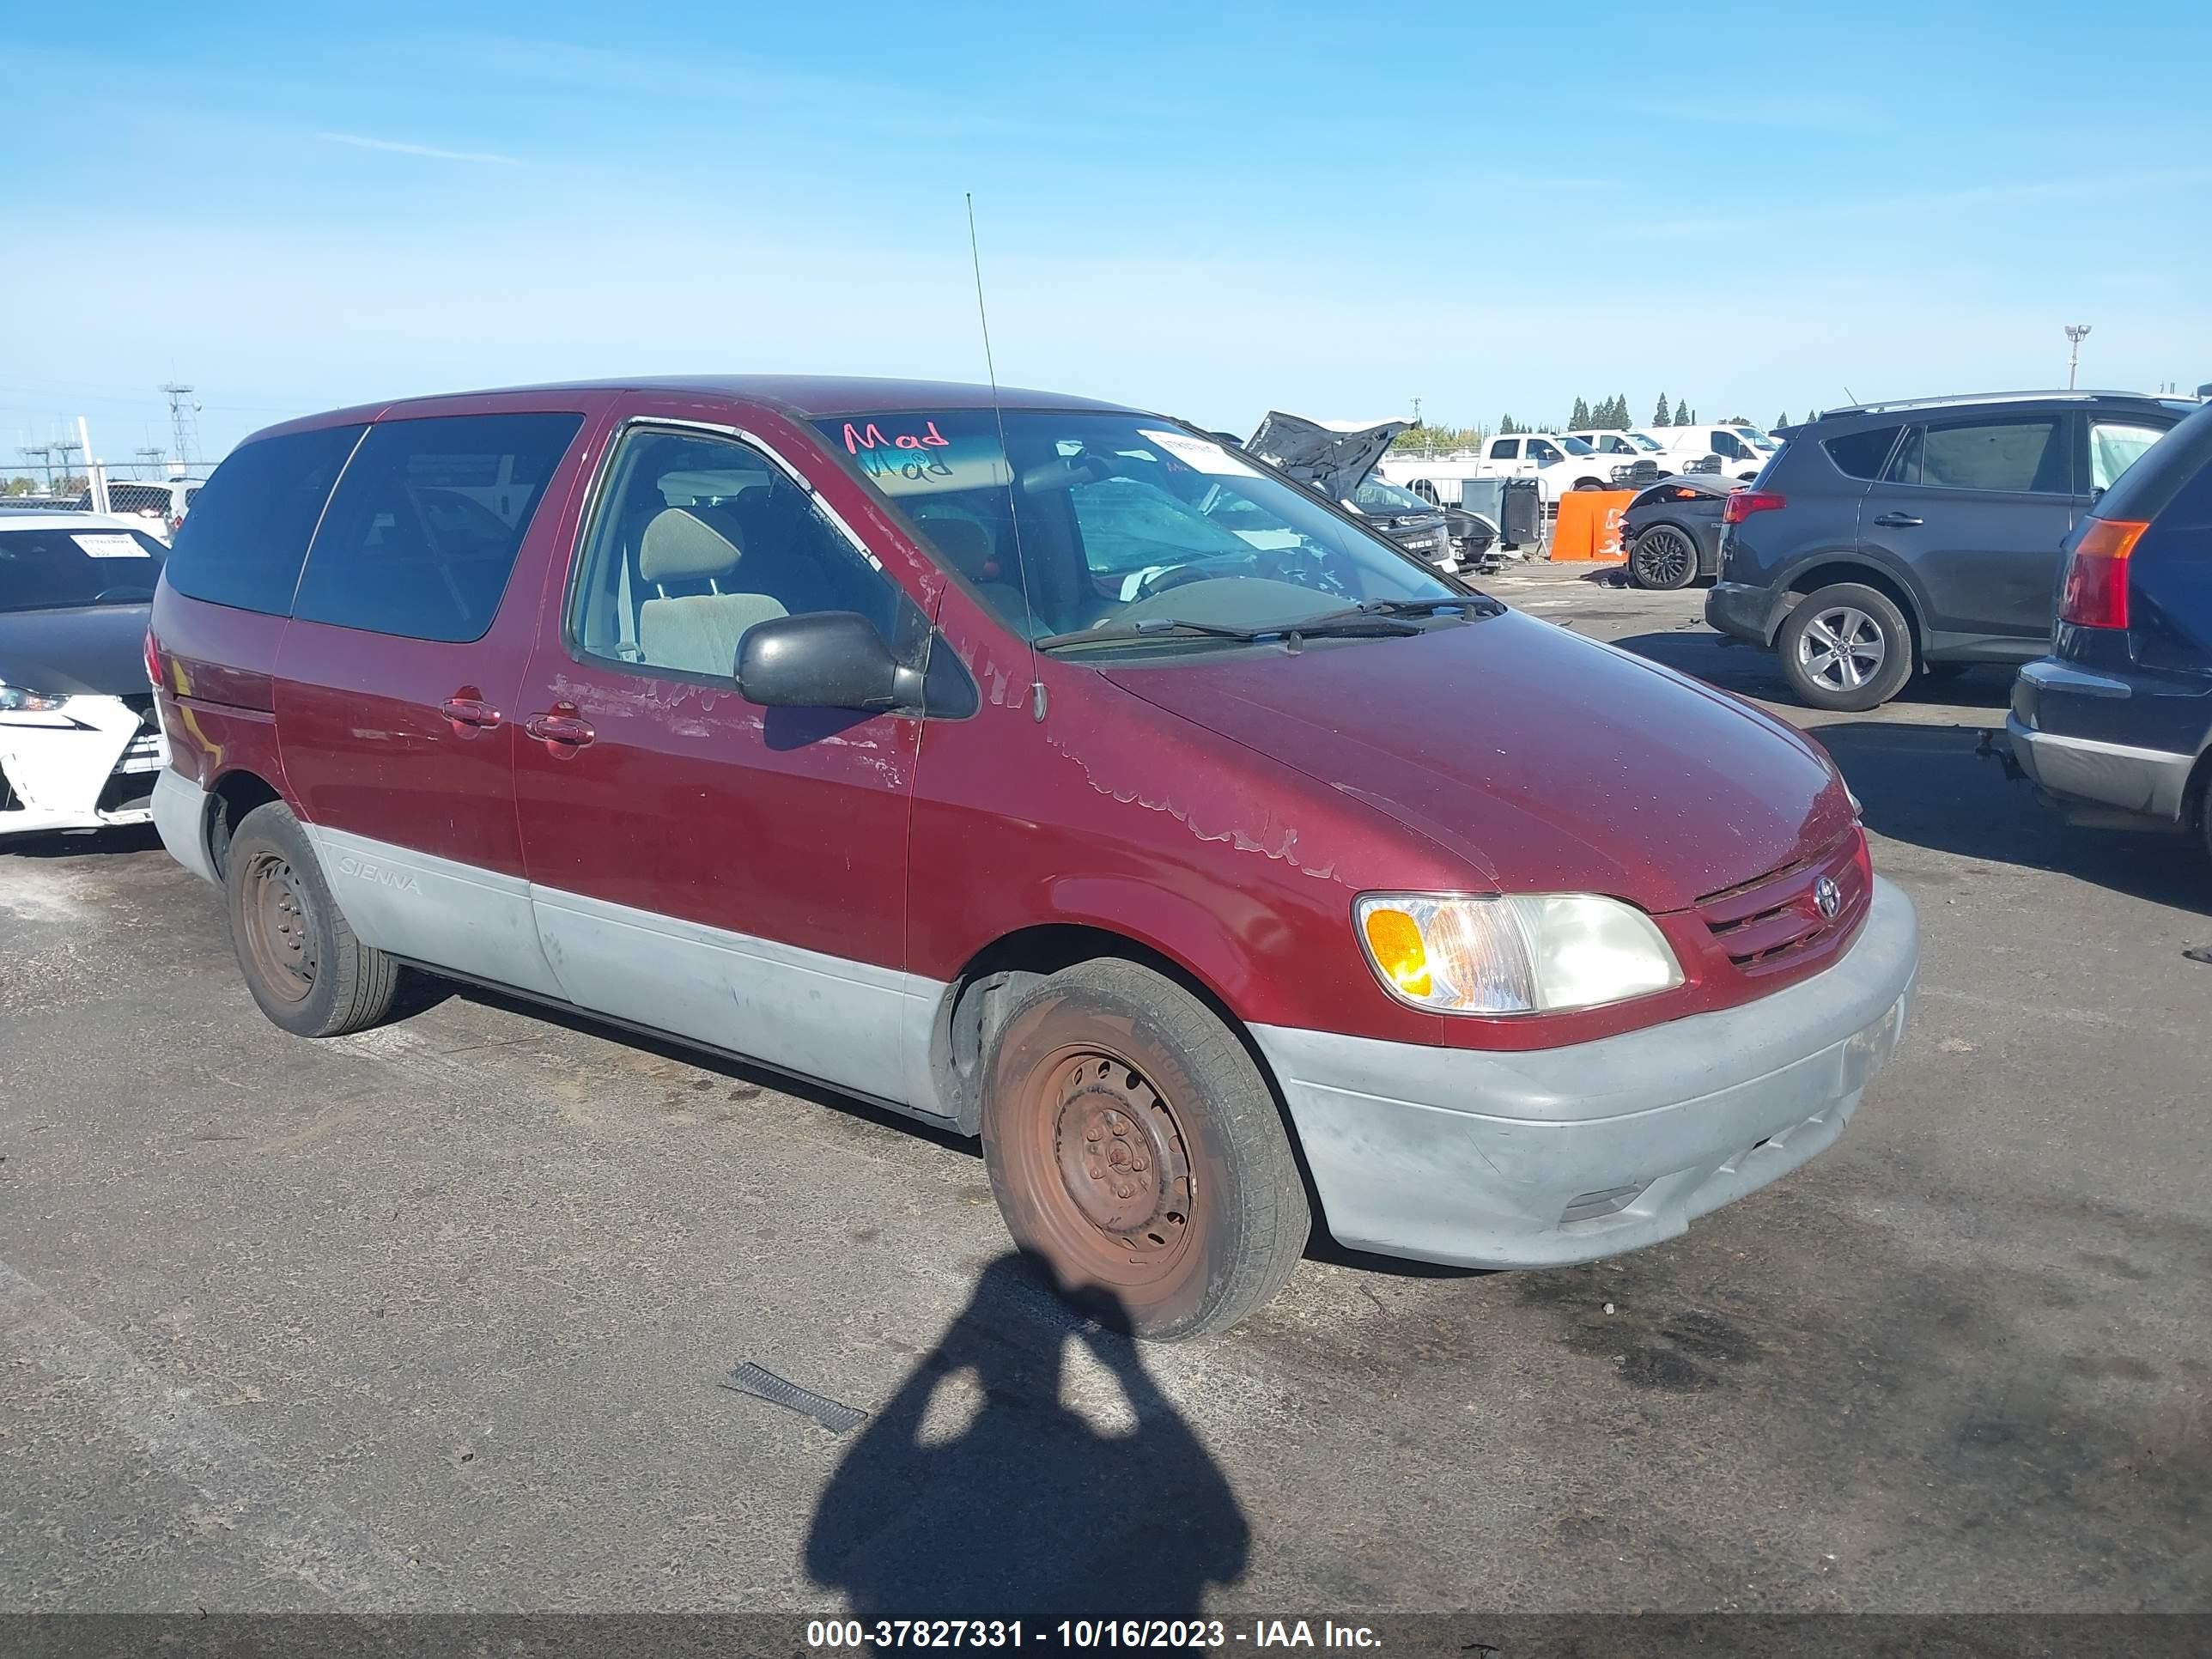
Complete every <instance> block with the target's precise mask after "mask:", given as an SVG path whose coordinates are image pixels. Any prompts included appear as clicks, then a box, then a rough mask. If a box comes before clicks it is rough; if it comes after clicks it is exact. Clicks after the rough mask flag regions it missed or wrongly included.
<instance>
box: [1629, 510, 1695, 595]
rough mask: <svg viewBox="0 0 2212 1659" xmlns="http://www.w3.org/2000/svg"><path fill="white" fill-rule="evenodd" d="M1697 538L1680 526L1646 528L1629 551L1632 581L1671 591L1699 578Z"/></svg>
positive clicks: (1658, 589)
mask: <svg viewBox="0 0 2212 1659" xmlns="http://www.w3.org/2000/svg"><path fill="white" fill-rule="evenodd" d="M1697 574H1698V543H1697V538H1695V537H1693V536H1692V535H1691V534H1690V532H1688V531H1686V530H1684V529H1683V528H1682V527H1681V526H1680V525H1672V524H1654V525H1646V526H1644V529H1643V530H1642V531H1640V532H1638V535H1637V538H1636V539H1635V541H1634V542H1632V544H1630V545H1629V549H1628V580H1630V581H1631V582H1632V583H1633V584H1634V585H1635V586H1638V587H1648V588H1650V589H1652V590H1653V591H1654V592H1670V591H1671V590H1673V589H1674V588H1678V587H1687V586H1689V585H1690V584H1691V582H1692V581H1693V580H1696V579H1697Z"/></svg>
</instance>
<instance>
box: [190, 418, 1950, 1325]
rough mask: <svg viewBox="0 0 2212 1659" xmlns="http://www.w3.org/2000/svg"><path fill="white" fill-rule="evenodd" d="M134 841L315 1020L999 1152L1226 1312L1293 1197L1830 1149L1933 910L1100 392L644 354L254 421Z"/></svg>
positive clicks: (1831, 790)
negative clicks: (483, 1042)
mask: <svg viewBox="0 0 2212 1659" xmlns="http://www.w3.org/2000/svg"><path fill="white" fill-rule="evenodd" d="M148 649H149V658H150V660H149V667H150V668H151V670H152V671H153V675H154V679H155V684H156V685H157V686H158V687H159V690H160V707H161V719H162V721H163V725H164V727H165V730H166V732H167V736H168V740H169V745H170V754H171V757H172V758H171V767H170V769H169V770H168V771H167V772H165V773H164V774H163V775H161V780H160V782H159V786H158V787H157V789H156V791H155V800H154V811H155V820H156V822H157V823H159V825H160V827H161V835H162V838H163V840H164V842H166V843H167V846H168V848H169V850H170V851H171V852H172V853H173V854H174V855H175V857H176V858H177V859H178V860H179V861H180V862H182V863H183V864H185V866H187V867H189V868H190V869H191V870H193V871H194V872H197V873H198V874H200V875H202V876H204V877H205V878H208V879H209V880H210V881H213V882H216V883H218V884H221V885H222V887H223V888H224V890H225V892H226V896H227V901H228V910H229V918H230V926H231V931H232V935H233V937H234V940H235V942H236V946H237V951H238V958H239V963H240V967H241V969H243V970H244V972H245V975H246V982H247V984H248V986H249V987H251V989H252V993H253V995H254V998H255V1000H257V1001H258V1003H259V1004H260V1005H261V1007H262V1008H263V1010H264V1012H267V1014H268V1015H269V1017H270V1018H271V1019H273V1020H275V1021H276V1023H277V1024H279V1025H281V1026H283V1028H284V1029H285V1030H289V1031H292V1032H295V1033H297V1034H299V1035H301V1036H331V1035H334V1034H337V1033H339V1032H343V1031H350V1030H358V1029H360V1028H361V1027H362V1026H365V1025H368V1024H372V1023H374V1022H375V1021H377V1020H379V1019H380V1018H384V1017H385V1016H386V1012H387V1011H388V1010H389V1008H390V1007H391V1006H392V995H393V990H394V987H395V984H396V982H397V980H398V975H399V973H400V971H401V969H426V970H428V971H430V972H433V973H436V974H440V975H450V976H452V977H454V978H458V979H463V980H468V981H477V982H480V983H483V984H485V985H490V986H497V987H501V988H503V989H506V990H509V991H513V992H519V993H521V994H524V995H526V996H528V997H532V998H537V999H540V1000H544V1001H545V1002H547V1003H550V1004H554V1005H557V1006H563V1007H571V1008H576V1009H582V1010H586V1011H588V1012H591V1013H592V1014H595V1015H598V1016H601V1017H603V1018H606V1019H608V1020H611V1021H613V1022H617V1023H619V1024H627V1025H629V1026H632V1027H635V1028H638V1029H640V1030H652V1031H655V1032H660V1033H665V1034H668V1035H671V1036H677V1037H679V1038H682V1039H684V1040H685V1041H688V1042H693V1043H696V1044H699V1045H701V1046H702V1047H704V1048H711V1049H714V1050H717V1051H720V1052H724V1053H727V1054H736V1055H742V1056H744V1058H746V1059H748V1060H753V1061H757V1062H759V1063H762V1064H763V1065H765V1066H770V1067H774V1068H778V1069H780V1070H781V1071H784V1072H787V1073H794V1074H798V1075H801V1076H805V1077H808V1078H812V1079H819V1080H821V1081H823V1082H824V1083H828V1084H830V1085H835V1086H836V1087H837V1088H840V1089H842V1090H845V1091H848V1092H850V1093H852V1094H854V1095H856V1096H860V1097H865V1098H866V1099H869V1100H872V1101H875V1102H878V1103H882V1104H884V1105H888V1106H890V1107H893V1108H896V1109H898V1110H900V1111H902V1112H905V1113H908V1114H911V1115H914V1116H915V1117H918V1118H921V1119H925V1120H927V1121H929V1122H932V1123H935V1124H939V1125H941V1126H945V1127H952V1128H956V1129H957V1130H959V1131H961V1132H962V1133H968V1134H980V1135H981V1138H982V1141H983V1151H984V1156H985V1158H986V1160H987V1164H988V1167H989V1171H990V1176H991V1182H992V1186H993V1188H994V1191H995V1192H996V1194H998V1199H999V1202H1000V1206H1001V1208H1002V1209H1003V1211H1004V1212H1005V1215H1006V1222H1007V1225H1008V1226H1009V1227H1010V1228H1011V1229H1012V1232H1013V1234H1014V1236H1015V1237H1016V1238H1017V1239H1018V1241H1019V1242H1020V1243H1022V1244H1023V1245H1024V1246H1025V1247H1027V1248H1029V1249H1031V1250H1033V1251H1035V1252H1036V1253H1037V1254H1038V1255H1042V1257H1043V1258H1044V1259H1045V1260H1046V1261H1048V1263H1049V1264H1050V1265H1051V1267H1053V1269H1054V1272H1055V1273H1057V1274H1058V1275H1059V1277H1060V1280H1061V1281H1062V1283H1063V1285H1065V1286H1066V1287H1067V1288H1068V1289H1070V1290H1071V1291H1081V1292H1085V1293H1095V1292H1096V1291H1098V1290H1102V1289H1103V1290H1104V1291H1110V1292H1111V1293H1112V1294H1113V1295H1114V1296H1115V1297H1118V1298H1119V1299H1120V1301H1121V1304H1123V1305H1124V1307H1125V1309H1126V1311H1127V1317H1128V1318H1129V1320H1130V1322H1132V1323H1133V1326H1134V1327H1135V1328H1137V1329H1138V1330H1139V1331H1140V1332H1142V1333H1144V1334H1148V1335H1152V1336H1156V1337H1178V1336H1192V1335H1197V1334H1204V1333H1208V1332H1213V1331H1218V1330H1221V1329H1224V1328H1227V1327H1228V1326H1230V1325H1231V1324H1233V1323H1235V1322H1237V1320H1239V1319H1241V1318H1243V1317H1244V1316H1246V1315H1248V1314H1249V1313H1250V1312H1252V1311H1253V1310H1255V1308H1257V1307H1259V1306H1260V1304H1261V1303H1263V1302H1264V1301H1266V1300H1267V1297H1269V1296H1270V1295H1271V1294H1273V1291H1275V1290H1276V1289H1277V1288H1278V1287H1279V1285H1281V1284H1282V1283H1283V1281H1284V1279H1285V1277H1286V1276H1287V1275H1288V1274H1289V1273H1290V1272H1291V1267H1292V1266H1293V1265H1294V1264H1295V1263H1296V1261H1297V1259H1298V1256H1299V1254H1300V1252H1301V1250H1302V1249H1303V1247H1304V1244H1305V1243H1306V1239H1307V1236H1308V1233H1309V1231H1310V1227H1311V1225H1312V1223H1313V1221H1314V1219H1315V1218H1316V1213H1315V1212H1316V1210H1318V1212H1319V1219H1320V1220H1321V1221H1322V1224H1323V1225H1326V1226H1327V1227H1328V1230H1329V1231H1330V1232H1331V1233H1333V1234H1334V1236H1335V1237H1337V1238H1338V1239H1340V1241H1342V1242H1343V1243H1346V1244H1347V1245H1351V1246H1355V1247H1358V1248H1359V1249H1366V1250H1373V1251H1380V1252H1383V1253H1385V1254H1389V1255H1402V1256H1410V1257H1416V1258H1420V1259H1423V1260H1427V1261H1441V1262H1455V1263H1462V1264H1467V1265H1471V1266H1478V1267H1538V1266H1547V1265H1552V1264H1556V1263H1562V1262H1571V1261H1587V1260H1589V1259H1591V1258H1593V1257H1597V1256H1603V1255H1612V1254H1614V1253H1617V1252H1619V1251H1621V1250H1625V1249H1633V1248H1635V1247H1637V1246H1639V1245H1644V1244H1649V1243H1652V1242H1654V1241H1655V1240H1658V1239H1663V1238H1667V1237H1672V1236H1673V1235H1674V1234H1676V1233H1679V1232H1680V1231H1682V1230H1683V1228H1684V1227H1685V1226H1686V1225H1687V1224H1688V1222H1689V1221H1690V1219H1691V1218H1692V1217H1695V1216H1698V1215H1701V1214H1703V1213H1704V1212H1706V1211H1708V1210H1711V1209H1713V1208H1714V1207H1716V1206H1718V1205H1721V1204H1724V1203H1726V1202H1728V1201H1729V1200H1731V1199H1734V1198H1736V1197H1739V1196H1741V1194H1745V1193H1747V1192H1749V1191H1751V1190H1752V1189H1753V1188H1757V1187H1759V1186H1761V1185H1763V1184H1764V1183H1765V1182H1769V1181H1771V1180H1773V1179H1774V1178H1775V1177H1776V1176H1779V1175H1781V1174H1782V1173H1783V1172H1784V1171H1785V1170H1790V1169H1792V1168H1795V1167H1796V1165H1798V1164H1802V1163H1803V1162H1804V1161H1805V1160H1806V1159H1807V1158H1810V1157H1812V1156H1813V1154H1814V1153H1815V1152H1819V1151H1820V1149H1821V1148H1822V1147H1824V1146H1827V1145H1828V1144H1829V1143H1830V1142H1831V1141H1832V1140H1833V1139H1835V1138H1836V1136H1837V1135H1838V1133H1840V1132H1841V1131H1842V1129H1843V1127H1844V1122H1845V1121H1846V1120H1847V1119H1848V1118H1849V1117H1850V1114H1851V1112H1852V1110H1853V1109H1854V1108H1855V1107H1856V1106H1857V1103H1858V1100H1859V1097H1860V1094H1861V1092H1862V1091H1863V1089H1864V1087H1865V1085H1866V1084H1867V1081H1868V1079H1869V1078H1871V1077H1872V1076H1873V1074H1874V1073H1875V1071H1876V1070H1877V1069H1878V1068H1879V1067H1880V1066H1881V1064H1882V1062H1883V1061H1884V1060H1885V1059H1886V1058H1887V1056H1888V1054H1889V1053H1890V1052H1891V1050H1892V1048H1893V1047H1894V1046H1895V1043H1896V1042H1897V1038H1898V1035H1899V1030H1900V1028H1901V1026H1902V1024H1903V1020H1904V1017H1905V1009H1906V1006H1907V1004H1908V1002H1909V1001H1910V999H1911V990H1912V983H1913V974H1914V969H1915V965H1916V962H1917V929H1916V922H1915V919H1914V915H1913V910H1912V907H1911V902H1909V901H1908V900H1907V899H1906V898H1905V896H1904V895H1903V894H1902V893H1901V892H1900V891H1899V890H1897V889H1896V888H1894V887H1893V886H1891V885H1890V884H1887V883H1886V882H1884V881H1882V880H1881V879H1880V878H1877V877H1875V874H1874V873H1873V871H1872V869H1871V867H1870V866H1869V861H1868V855H1867V844H1866V838H1865V836H1864V835H1863V832H1862V830H1861V829H1860V826H1859V823H1858V822H1857V811H1856V805H1855V803H1854V802H1853V800H1852V799H1851V796H1850V793H1849V792H1848V791H1847V790H1846V789H1845V787H1844V782H1843V780H1842V779H1841V778H1840V777H1839V776H1838V775H1837V773H1836V770H1835V769H1834V767H1833V766H1832V764H1831V763H1829V761H1828V760H1827V758H1826V756H1825V755H1824V753H1823V752H1822V751H1821V750H1820V749H1818V748H1817V747H1815V746H1814V744H1811V743H1810V742H1808V741H1807V740H1806V739H1805V738H1802V736H1800V735H1799V734H1798V733H1797V732H1795V731H1794V730H1792V729H1791V728H1790V726H1785V725H1784V724H1782V723H1780V722H1778V721H1777V720H1771V719H1769V718H1768V717H1767V716H1766V715H1765V714H1762V713H1760V712H1759V711H1758V710H1756V709H1754V708H1751V707H1749V706H1748V705H1747V704H1745V703H1743V702H1739V701H1737V700H1736V699H1735V698H1732V697H1729V696H1723V694H1721V693H1720V692H1717V691H1715V690H1711V689H1709V688H1707V687H1705V686H1703V685H1700V684H1697V683H1696V682H1695V681H1692V680H1689V679H1686V678H1682V677H1681V676H1679V675H1676V674H1674V673H1671V672H1669V671H1668V670H1666V669H1664V668H1660V667H1656V666H1654V665H1652V664H1650V663H1648V662H1645V661H1643V660H1641V659H1638V658H1635V657H1632V656H1630V655H1628V654H1626V653H1623V652H1621V651H1619V650H1616V649H1614V648H1613V647H1609V646H1606V645H1601V644H1598V643H1595V642H1594V641H1589V640H1585V639H1583V638H1580V637H1578V636H1577V635H1574V634H1573V633H1571V632H1569V631H1567V630H1566V629H1560V628H1557V627H1554V626H1552V625H1550V624H1548V623H1542V622H1538V621H1535V620H1534V619H1532V618H1530V617H1525V616H1522V615H1520V614H1518V613H1516V612H1513V611H1508V610H1506V609H1505V608H1504V606H1502V605H1498V603H1497V602H1495V601H1494V600H1492V599H1488V598H1486V597H1485V596H1483V595H1481V594H1480V593H1478V592H1474V591H1473V590H1471V589H1469V588H1468V587H1466V586H1462V585H1461V584H1459V583H1458V582H1456V581H1455V580H1452V579H1450V578H1448V577H1445V576H1443V575H1440V574H1437V572H1436V571H1435V570H1433V569H1432V568H1429V567H1427V566H1425V565H1423V564H1422V563H1420V562H1418V561H1416V560H1414V559H1412V558H1410V557H1408V556H1406V555H1404V554H1402V553H1401V551H1400V550H1398V549H1396V548H1395V547H1394V546H1392V545H1391V544H1389V542H1387V541H1384V540H1383V539H1381V538H1378V537H1376V536H1375V535H1372V534H1370V532H1368V531H1366V530H1365V529H1364V528H1362V527H1361V526H1360V525H1359V524H1358V522H1357V521H1356V520H1353V519H1352V518H1349V517H1347V516H1346V515H1344V514H1341V513H1338V512H1336V511H1335V510H1334V508H1332V507H1330V506H1328V504H1327V503H1326V502H1324V501H1320V500H1318V499H1316V497H1314V496H1313V495H1310V494H1309V493H1307V492H1305V491H1303V490H1300V489H1297V488H1296V487H1294V486H1292V485H1291V484H1289V483H1286V482H1285V481H1284V480H1282V479H1281V478H1279V477H1276V476H1274V475H1273V474H1272V473H1271V472H1269V471H1267V470H1266V469H1264V468H1261V467H1259V466H1256V465H1254V464H1253V463H1252V462H1251V461H1249V459H1246V458H1245V457H1243V455H1242V454H1240V453H1238V452H1237V451H1235V450H1233V449H1231V448H1226V447H1223V446H1221V445H1220V444H1218V443H1216V442H1215V441H1212V439H1209V438H1207V437H1206V436H1205V435H1203V434H1201V433H1200V432H1197V431H1195V430H1194V429H1193V428H1189V427H1188V426H1186V425H1184V424H1183V423H1182V422H1177V421H1173V420H1170V419H1168V418H1166V417H1164V416H1158V415H1147V414H1143V413H1140V412H1139V411H1136V410H1128V409H1122V408H1118V407H1115V406H1113V405H1109V404H1099V403H1095V402H1091V401H1087V400H1084V399H1080V398H1067V397H1059V396H1053V395H1048V394H1041V393H1036V392H1006V393H1004V394H1003V397H1002V399H1000V400H998V401H994V397H993V395H992V394H991V393H990V392H988V391H987V389H984V388H979V387H975V386H945V385H935V384H927V383H909V382H902V381H891V380H805V379H795V378H794V379H781V378H739V379H712V378H702V379H698V380H639V381H633V382H625V383H621V384H605V385H587V386H549V387H538V388H532V389H526V390H520V391H510V392H483V393H475V394H469V395H464V396H453V397H441V398H424V399H421V400H418V401H414V402H408V403H399V404H390V405H384V406H374V407H366V408H361V409H353V410H342V411H339V412H337V413H334V414H330V415H322V416H314V417H313V418H310V419H306V420H301V421H295V422H289V423H288V424H286V425H283V426H279V427H273V428H270V429H269V430H267V431H265V432H263V433H260V434H258V435H256V436H255V437H253V438H252V439H251V440H249V441H246V443H245V444H243V445H241V446H240V447H239V448H238V449H237V450H236V451H235V452H234V453H233V454H232V455H231V456H230V458H229V459H228V460H226V461H225V462H224V463H223V464H222V466H221V467H220V468H219V469H217V471H216V474H215V476H214V477H212V478H211V479H210V481H209V483H207V484H206V486H205V487H204V489H202V490H201V492H200V495H199V497H198V500H197V501H196V502H195V503H194V507H193V511H192V513H191V517H190V518H188V519H187V520H185V526H184V528H183V530H182V531H181V532H179V535H178V538H177V542H176V546H175V550H174V552H173V554H172V556H171V557H170V559H169V561H168V563H167V568H166V570H165V571H164V573H163V576H162V580H161V590H160V593H159V596H158V598H157V599H156V600H155V606H154V616H153V629H152V632H151V634H150V635H149V641H148Z"/></svg>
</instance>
